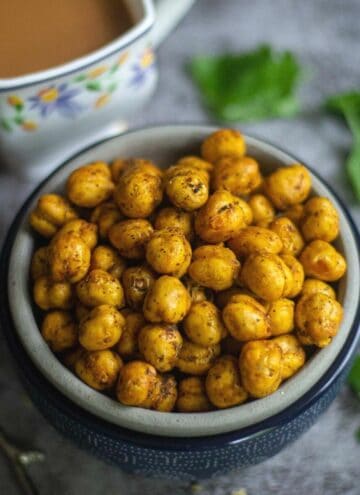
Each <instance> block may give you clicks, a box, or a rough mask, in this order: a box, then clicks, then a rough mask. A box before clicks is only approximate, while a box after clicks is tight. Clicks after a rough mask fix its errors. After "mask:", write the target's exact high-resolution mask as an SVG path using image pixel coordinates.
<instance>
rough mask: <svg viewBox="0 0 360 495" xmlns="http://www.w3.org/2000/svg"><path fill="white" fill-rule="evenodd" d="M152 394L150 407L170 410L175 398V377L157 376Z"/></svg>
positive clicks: (163, 410)
mask: <svg viewBox="0 0 360 495" xmlns="http://www.w3.org/2000/svg"><path fill="white" fill-rule="evenodd" d="M154 395H155V397H154V400H153V403H152V407H151V408H152V409H154V410H155V411H160V412H170V411H172V410H173V409H174V407H175V404H176V399H177V382H176V380H175V378H174V377H173V376H172V375H164V376H158V377H157V381H156V385H155V393H154Z"/></svg>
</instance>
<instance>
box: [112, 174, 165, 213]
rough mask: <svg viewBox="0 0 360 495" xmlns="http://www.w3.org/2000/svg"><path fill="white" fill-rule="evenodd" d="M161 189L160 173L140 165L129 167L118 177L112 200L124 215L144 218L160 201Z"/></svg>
mask: <svg viewBox="0 0 360 495" xmlns="http://www.w3.org/2000/svg"><path fill="white" fill-rule="evenodd" d="M162 189H163V188H162V178H161V175H160V174H155V173H154V172H151V171H149V170H148V169H146V168H142V167H129V168H126V169H125V170H124V171H123V173H122V174H121V175H120V177H119V180H118V183H117V185H116V188H115V192H114V200H115V203H116V204H117V205H118V207H119V208H120V210H121V212H122V213H123V214H124V215H125V216H127V217H130V218H146V217H148V216H149V215H151V213H152V212H153V211H154V210H155V208H156V207H157V206H158V205H159V204H160V203H161V200H162V197H163V190H162Z"/></svg>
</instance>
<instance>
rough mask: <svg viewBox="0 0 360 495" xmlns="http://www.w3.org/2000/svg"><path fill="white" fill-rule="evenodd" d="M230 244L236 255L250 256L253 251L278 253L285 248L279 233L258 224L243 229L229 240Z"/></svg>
mask: <svg viewBox="0 0 360 495" xmlns="http://www.w3.org/2000/svg"><path fill="white" fill-rule="evenodd" d="M228 246H229V248H230V249H231V250H232V251H234V253H235V254H236V256H249V254H253V253H272V254H277V253H279V252H280V251H281V250H282V249H283V243H282V241H281V239H280V237H279V236H278V234H277V233H275V232H272V231H271V230H269V229H266V228H264V227H256V226H249V227H245V228H244V229H241V230H240V231H239V232H238V233H237V234H236V235H235V236H234V237H232V238H231V239H230V240H229V241H228Z"/></svg>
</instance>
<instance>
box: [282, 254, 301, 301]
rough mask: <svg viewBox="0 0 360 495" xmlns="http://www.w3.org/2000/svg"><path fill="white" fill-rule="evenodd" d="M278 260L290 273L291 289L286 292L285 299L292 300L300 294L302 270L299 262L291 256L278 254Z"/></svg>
mask: <svg viewBox="0 0 360 495" xmlns="http://www.w3.org/2000/svg"><path fill="white" fill-rule="evenodd" d="M280 258H281V259H282V260H283V262H284V263H285V265H286V266H287V267H288V268H289V269H290V271H291V273H292V287H291V289H290V290H288V291H287V294H286V295H287V297H290V298H293V297H296V296H297V295H298V294H300V292H301V289H302V286H303V283H304V277H305V274H304V268H303V266H302V264H301V263H300V261H299V260H298V259H297V258H295V256H292V255H291V254H280Z"/></svg>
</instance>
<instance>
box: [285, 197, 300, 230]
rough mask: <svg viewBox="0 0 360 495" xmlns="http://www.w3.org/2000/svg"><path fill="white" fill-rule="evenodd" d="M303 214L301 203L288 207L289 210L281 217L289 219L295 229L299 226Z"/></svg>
mask: <svg viewBox="0 0 360 495" xmlns="http://www.w3.org/2000/svg"><path fill="white" fill-rule="evenodd" d="M303 214H304V205H303V204H301V203H298V204H296V205H293V206H290V208H288V209H287V210H284V211H283V212H282V215H283V216H284V217H287V218H289V219H290V220H291V221H292V222H293V223H294V224H295V225H296V226H297V227H298V226H299V224H300V221H301V219H302V217H303Z"/></svg>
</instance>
